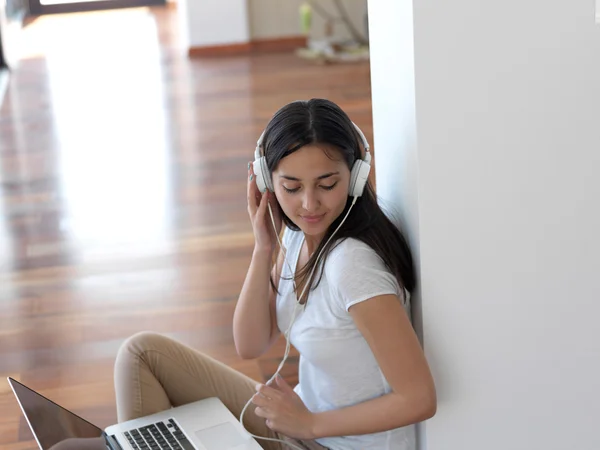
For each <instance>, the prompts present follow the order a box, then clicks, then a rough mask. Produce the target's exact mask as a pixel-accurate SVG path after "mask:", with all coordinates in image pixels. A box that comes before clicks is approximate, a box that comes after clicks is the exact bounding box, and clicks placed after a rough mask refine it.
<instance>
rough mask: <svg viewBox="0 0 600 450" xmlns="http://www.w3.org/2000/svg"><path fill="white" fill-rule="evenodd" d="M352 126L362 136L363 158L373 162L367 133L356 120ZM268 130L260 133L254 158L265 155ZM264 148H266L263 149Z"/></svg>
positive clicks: (367, 161)
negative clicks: (265, 140)
mask: <svg viewBox="0 0 600 450" xmlns="http://www.w3.org/2000/svg"><path fill="white" fill-rule="evenodd" d="M352 126H353V127H354V130H355V131H356V132H357V133H358V136H359V137H360V140H361V142H362V145H363V147H364V149H365V157H364V158H363V160H364V161H365V162H366V163H370V162H371V152H370V149H371V146H370V145H369V142H368V141H367V138H366V137H365V134H364V133H363V132H362V130H361V129H360V128H359V127H358V125H356V124H355V123H354V122H352ZM266 132H267V130H266V128H265V129H264V130H263V132H262V133H261V134H260V137H259V138H258V141H256V149H255V150H254V159H258V158H260V157H261V156H264V153H263V155H261V154H260V149H261V147H262V146H263V140H264V138H265V133H266ZM263 150H264V149H263Z"/></svg>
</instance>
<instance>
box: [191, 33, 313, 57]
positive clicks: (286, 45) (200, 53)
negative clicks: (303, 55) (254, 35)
mask: <svg viewBox="0 0 600 450" xmlns="http://www.w3.org/2000/svg"><path fill="white" fill-rule="evenodd" d="M301 47H306V37H305V36H290V37H282V38H273V39H255V40H253V41H250V42H243V43H240V44H227V45H211V46H207V47H190V49H189V50H188V56H190V57H206V56H233V55H245V54H249V53H275V52H289V51H293V50H296V49H297V48H301Z"/></svg>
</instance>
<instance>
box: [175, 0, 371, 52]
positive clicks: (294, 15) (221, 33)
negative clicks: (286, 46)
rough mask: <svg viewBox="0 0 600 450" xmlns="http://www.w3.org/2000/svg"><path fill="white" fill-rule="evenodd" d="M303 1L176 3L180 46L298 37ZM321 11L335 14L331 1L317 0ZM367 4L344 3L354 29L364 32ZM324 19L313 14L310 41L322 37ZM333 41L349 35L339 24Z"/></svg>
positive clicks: (181, 0) (194, 0) (193, 0)
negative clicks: (300, 9)
mask: <svg viewBox="0 0 600 450" xmlns="http://www.w3.org/2000/svg"><path fill="white" fill-rule="evenodd" d="M303 1H304V0H285V1H281V0H226V1H225V0H179V1H178V8H179V16H180V32H181V34H182V36H181V41H182V45H183V46H184V47H186V48H189V47H206V46H213V45H228V44H236V43H246V42H250V40H252V39H274V38H280V37H291V36H301V35H302V31H301V29H300V17H299V12H298V10H299V7H300V5H301V4H302V3H303ZM319 4H320V5H321V7H322V8H323V9H325V10H326V11H328V12H330V13H331V14H333V15H334V16H338V13H337V10H336V9H335V7H334V4H333V2H332V1H331V0H319ZM366 4H367V2H366V0H344V5H345V7H346V10H347V12H348V15H349V17H350V20H351V21H352V23H353V24H354V25H355V27H356V28H357V29H358V30H359V31H360V32H361V33H363V34H364V33H365V30H364V13H365V9H366ZM324 23H325V22H324V19H323V18H321V17H320V16H319V14H317V13H316V12H314V13H313V23H312V26H313V29H312V31H311V34H310V36H311V38H314V39H320V38H322V37H323V35H324ZM333 36H334V38H335V39H348V38H349V37H350V34H349V33H348V31H347V29H346V27H345V26H344V25H343V24H341V23H336V24H335V26H334V28H333Z"/></svg>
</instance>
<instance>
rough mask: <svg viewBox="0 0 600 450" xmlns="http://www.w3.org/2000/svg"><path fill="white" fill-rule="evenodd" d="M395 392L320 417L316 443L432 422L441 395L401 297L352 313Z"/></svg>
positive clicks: (377, 300) (370, 303) (373, 301)
mask: <svg viewBox="0 0 600 450" xmlns="http://www.w3.org/2000/svg"><path fill="white" fill-rule="evenodd" d="M349 312H350V315H351V316H352V318H353V319H354V322H355V323H356V326H357V328H358V329H359V330H360V332H361V333H362V335H363V336H364V338H365V339H366V341H367V342H368V344H369V346H370V348H371V350H372V351H373V354H374V355H375V358H376V359H377V362H378V363H379V366H380V367H381V370H382V372H383V374H384V376H385V378H386V380H387V381H388V383H389V384H390V386H391V388H392V392H391V393H390V394H387V395H384V396H382V397H379V398H376V399H373V400H369V401H366V402H364V403H361V404H358V405H354V406H349V407H346V408H342V409H338V410H332V411H327V412H322V413H317V414H314V417H313V419H314V422H313V423H314V427H313V435H314V438H321V437H329V436H348V435H359V434H370V433H377V432H381V431H386V430H391V429H394V428H398V427H402V426H406V425H410V424H414V423H417V422H421V421H423V420H426V419H429V418H430V417H432V416H433V415H434V414H435V412H436V407H437V406H436V404H437V400H436V393H435V386H434V382H433V378H432V376H431V373H430V371H429V366H428V364H427V361H426V359H425V355H424V354H423V350H422V348H421V345H420V344H419V341H418V339H417V336H416V335H415V332H414V330H413V327H412V325H411V323H410V321H409V320H408V317H407V315H406V312H405V311H404V309H403V307H402V304H401V302H400V301H399V300H398V297H397V296H395V295H382V296H378V297H374V298H372V299H369V300H366V301H364V302H361V303H358V304H356V305H353V306H351V307H350V309H349Z"/></svg>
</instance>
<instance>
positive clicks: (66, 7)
mask: <svg viewBox="0 0 600 450" xmlns="http://www.w3.org/2000/svg"><path fill="white" fill-rule="evenodd" d="M165 3H166V0H98V1H88V2H74V3H64V4H59V5H42V3H41V0H29V12H30V14H31V15H33V16H37V15H42V14H59V13H70V12H84V11H99V10H105V9H118V8H136V7H140V6H159V5H164V4H165Z"/></svg>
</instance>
